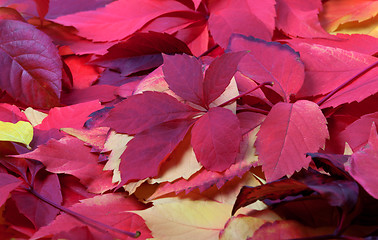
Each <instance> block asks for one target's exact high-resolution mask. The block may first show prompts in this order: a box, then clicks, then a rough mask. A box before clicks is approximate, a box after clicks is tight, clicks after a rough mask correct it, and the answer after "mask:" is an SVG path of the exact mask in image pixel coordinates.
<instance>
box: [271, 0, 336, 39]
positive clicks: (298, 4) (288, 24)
mask: <svg viewBox="0 0 378 240" xmlns="http://www.w3.org/2000/svg"><path fill="white" fill-rule="evenodd" d="M276 9H277V19H276V25H277V28H278V29H281V30H282V31H283V32H285V33H286V34H288V35H289V36H294V37H297V36H299V37H304V38H316V37H317V38H332V36H331V35H330V34H329V33H327V32H326V31H325V30H324V29H323V28H322V26H321V25H320V22H319V19H318V14H319V10H321V9H322V2H321V1H320V0H315V1H301V0H278V1H277V5H276Z"/></svg>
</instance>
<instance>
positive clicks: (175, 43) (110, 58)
mask: <svg viewBox="0 0 378 240" xmlns="http://www.w3.org/2000/svg"><path fill="white" fill-rule="evenodd" d="M161 53H165V54H174V53H186V54H189V55H191V52H190V49H189V48H188V47H187V46H186V44H185V43H183V42H182V41H180V40H178V39H177V38H175V37H173V36H171V35H169V34H166V33H159V32H148V33H135V34H133V35H132V36H131V37H130V38H128V39H127V40H126V41H124V42H121V43H118V44H116V45H113V46H112V47H111V48H109V49H108V53H107V54H105V55H104V56H101V57H99V58H97V59H96V60H94V61H92V63H94V64H97V65H99V66H101V67H107V68H110V69H114V70H116V71H118V72H120V73H121V74H122V75H124V76H127V75H129V74H131V73H135V72H139V71H142V70H148V69H151V68H155V67H158V66H159V65H161V64H162V63H163V58H162V56H161Z"/></svg>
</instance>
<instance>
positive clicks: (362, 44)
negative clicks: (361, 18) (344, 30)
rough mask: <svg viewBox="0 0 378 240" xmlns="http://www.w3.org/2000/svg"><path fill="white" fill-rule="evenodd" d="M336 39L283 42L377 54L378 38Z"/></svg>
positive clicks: (290, 40) (362, 35) (352, 37)
mask: <svg viewBox="0 0 378 240" xmlns="http://www.w3.org/2000/svg"><path fill="white" fill-rule="evenodd" d="M336 37H337V39H327V38H304V39H303V38H293V39H288V40H285V42H288V43H289V45H291V44H290V43H293V46H296V45H298V44H300V43H307V44H310V45H312V44H318V45H323V46H328V47H333V48H341V49H344V50H347V51H354V52H359V53H363V54H367V55H374V54H376V53H377V52H378V50H377V48H376V46H377V45H378V38H375V37H371V36H369V35H364V34H352V35H349V34H340V33H339V34H337V35H336Z"/></svg>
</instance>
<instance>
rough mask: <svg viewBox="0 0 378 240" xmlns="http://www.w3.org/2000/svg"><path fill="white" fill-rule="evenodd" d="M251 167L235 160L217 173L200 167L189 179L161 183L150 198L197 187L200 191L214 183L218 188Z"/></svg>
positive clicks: (189, 190) (246, 162) (249, 164)
mask: <svg viewBox="0 0 378 240" xmlns="http://www.w3.org/2000/svg"><path fill="white" fill-rule="evenodd" d="M250 168H251V163H250V162H248V161H242V162H237V163H235V164H233V165H231V166H230V167H229V168H228V169H227V170H226V171H224V172H222V173H219V172H213V171H208V170H206V169H202V170H200V171H198V172H197V173H196V175H194V176H192V177H191V178H190V179H188V180H186V179H180V180H178V181H175V182H167V183H163V184H162V185H160V186H159V188H158V189H157V190H156V191H155V192H154V194H153V195H152V196H150V199H154V198H158V197H161V196H164V195H165V194H168V193H172V192H174V193H175V194H179V193H181V192H185V194H188V193H190V192H191V191H193V190H195V189H198V190H199V191H200V192H203V191H205V190H206V189H208V188H210V187H211V186H214V185H216V186H217V188H218V189H220V188H221V187H222V186H223V185H224V184H225V183H226V182H227V181H229V180H231V179H233V178H235V177H240V178H241V177H242V176H243V174H244V173H246V172H247V171H248V170H249V169H250Z"/></svg>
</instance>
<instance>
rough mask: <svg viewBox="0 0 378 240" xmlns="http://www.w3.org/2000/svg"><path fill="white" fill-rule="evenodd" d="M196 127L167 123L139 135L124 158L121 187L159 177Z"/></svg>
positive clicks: (122, 161)
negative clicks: (167, 160)
mask: <svg viewBox="0 0 378 240" xmlns="http://www.w3.org/2000/svg"><path fill="white" fill-rule="evenodd" d="M192 123H193V122H192V121H187V120H181V121H180V120H175V121H170V122H165V123H162V124H160V125H157V126H155V127H152V128H150V129H147V130H145V131H143V132H141V133H139V134H137V135H135V137H134V138H133V139H132V140H131V141H130V142H129V143H128V144H127V147H126V150H125V152H124V153H123V154H122V156H121V164H120V166H119V170H120V171H121V180H122V182H121V184H120V186H121V185H123V184H125V183H127V182H129V181H130V180H141V179H145V178H147V177H155V176H156V175H157V174H158V172H159V168H160V165H161V164H162V163H163V162H164V160H165V159H166V158H167V157H168V156H169V155H170V154H171V153H172V151H173V150H174V149H175V148H176V146H177V145H178V144H179V143H180V142H181V141H182V140H183V139H184V137H185V135H186V133H187V132H188V130H189V128H190V126H191V125H192ZM142 165H143V166H148V167H147V168H144V167H141V166H142Z"/></svg>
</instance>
